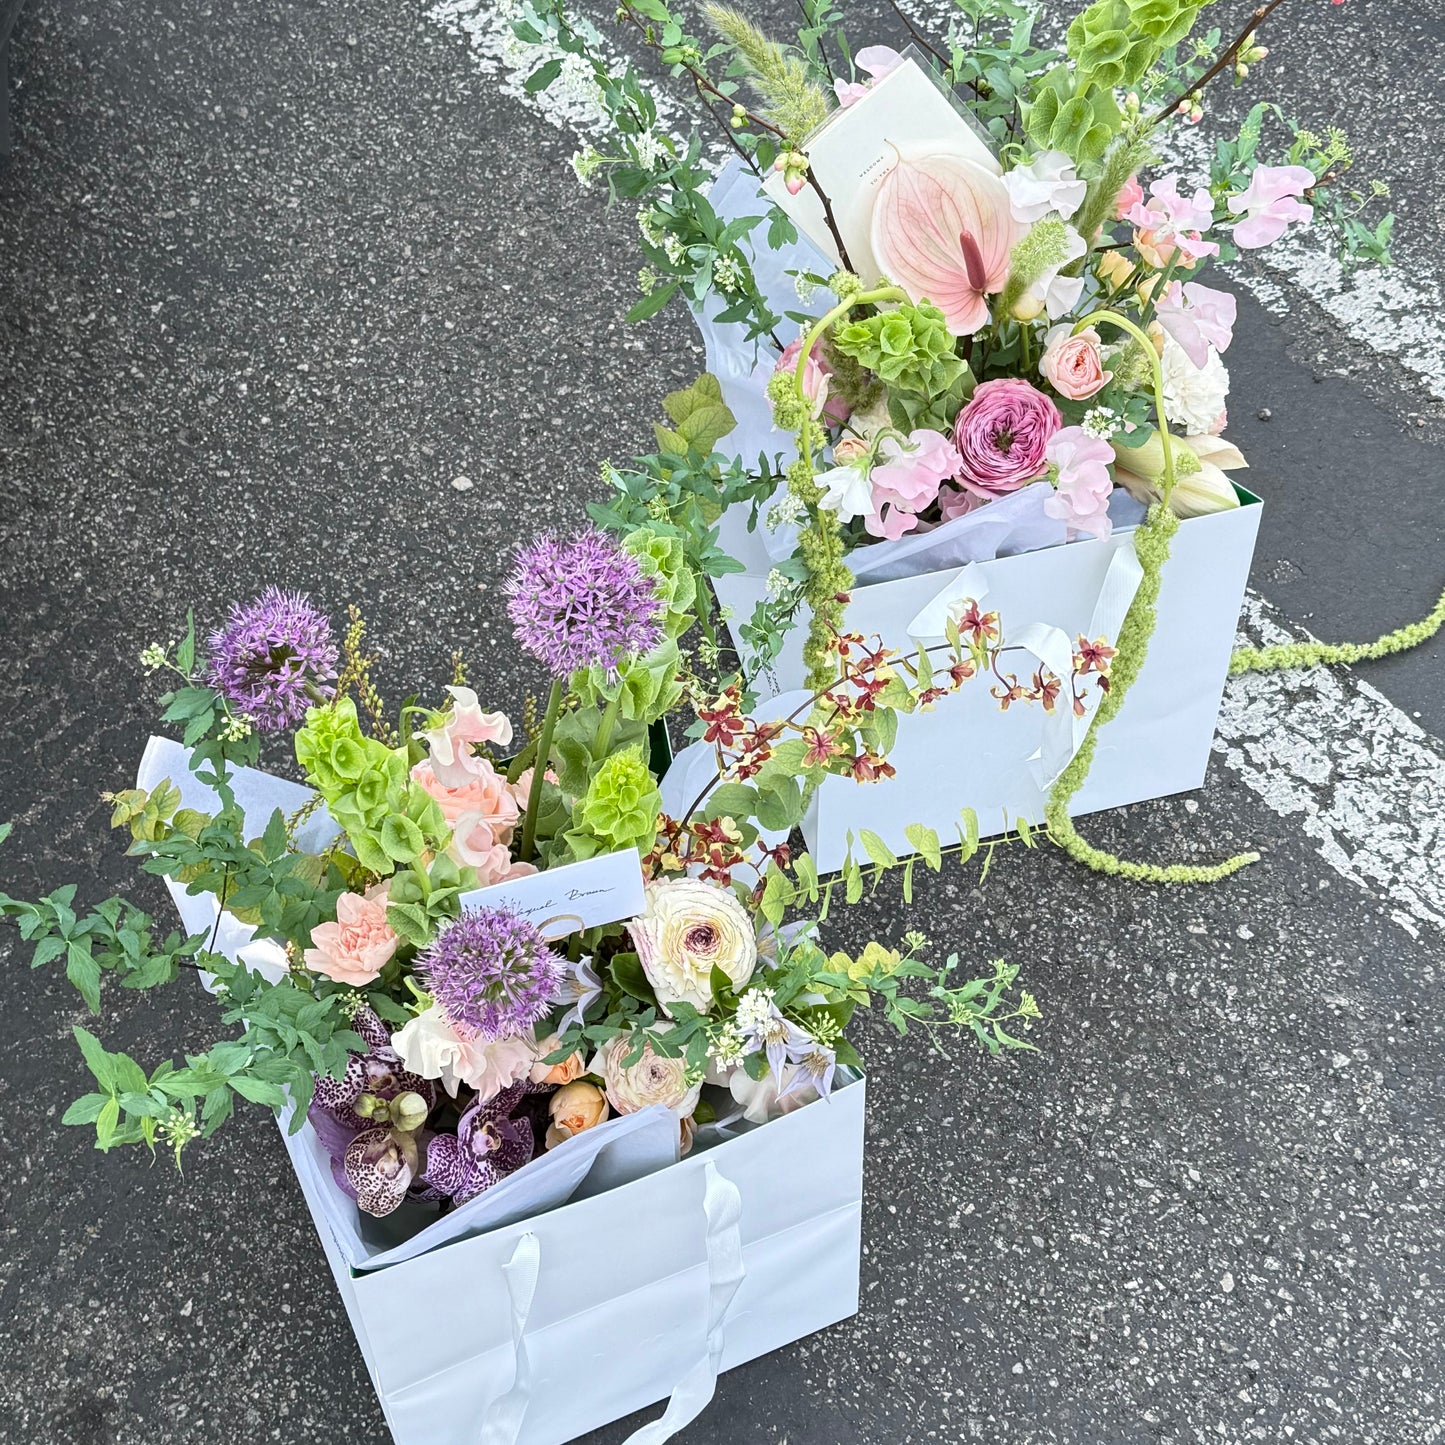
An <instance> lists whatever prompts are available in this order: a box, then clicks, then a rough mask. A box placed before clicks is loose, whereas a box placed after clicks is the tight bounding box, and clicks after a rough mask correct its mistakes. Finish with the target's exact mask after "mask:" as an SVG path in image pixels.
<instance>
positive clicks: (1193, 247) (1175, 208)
mask: <svg viewBox="0 0 1445 1445" xmlns="http://www.w3.org/2000/svg"><path fill="white" fill-rule="evenodd" d="M1149 194H1150V195H1151V196H1152V197H1153V198H1154V199H1153V200H1152V201H1147V202H1146V201H1143V200H1140V201H1136V202H1135V203H1134V204H1133V205H1132V206H1130V207H1129V209H1128V210H1127V211H1126V212H1125V213H1124V215H1123V217H1122V219H1123V220H1126V221H1132V222H1133V224H1134V226H1135V227H1136V228H1137V229H1136V230H1135V232H1134V244H1135V246H1136V247H1137V248H1138V250H1139V254H1140V255H1141V256H1143V258H1144V259H1145V260H1146V261H1147V262H1148V263H1149V264H1150V265H1151V266H1156V267H1159V268H1161V269H1162V268H1163V267H1165V266H1167V265H1168V264H1169V262H1170V261H1171V260H1172V259H1173V258H1174V254H1175V252H1176V251H1178V252H1181V253H1182V254H1183V255H1185V256H1186V257H1188V259H1189V260H1190V261H1198V260H1199V259H1200V258H1201V257H1204V256H1217V255H1218V254H1219V247H1218V246H1217V245H1216V244H1215V243H1214V242H1213V241H1206V240H1204V239H1203V237H1202V236H1201V234H1200V233H1201V232H1202V231H1207V230H1208V229H1209V227H1210V226H1212V225H1213V224H1214V202H1213V201H1212V200H1211V199H1210V197H1209V192H1208V191H1206V190H1205V189H1203V187H1200V189H1198V190H1196V191H1195V192H1194V194H1193V196H1182V195H1180V193H1179V177H1178V176H1177V175H1176V176H1165V177H1164V179H1163V180H1159V181H1153V182H1151V183H1150V186H1149Z"/></svg>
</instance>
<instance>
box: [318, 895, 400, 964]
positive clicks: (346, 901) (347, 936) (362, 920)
mask: <svg viewBox="0 0 1445 1445" xmlns="http://www.w3.org/2000/svg"><path fill="white" fill-rule="evenodd" d="M387 888H388V885H387V884H385V883H383V884H380V885H379V886H378V887H376V888H368V889H367V891H366V892H365V893H343V894H342V895H341V897H340V898H338V899H337V900H336V922H335V923H320V924H317V926H316V927H315V928H313V929H312V930H311V947H310V948H308V949H307V950H306V952H305V953H304V954H303V955H302V957H303V958H304V960H305V963H306V967H307V968H309V969H311V970H312V972H313V973H321V974H325V975H326V977H327V978H329V979H334V980H335V981H336V982H337V983H345V984H349V985H350V986H351V987H352V988H360V987H361V986H362V984H367V983H371V982H372V981H373V980H374V979H376V978H377V977H378V976H379V975H380V973H381V970H382V969H383V968H385V967H386V965H387V964H388V963H390V962H391V956H392V954H394V953H395V952H396V946H397V944H398V943H399V942H400V941H401V940H400V939H399V938H398V937H397V936H396V933H395V931H394V930H393V929H392V927H391V925H390V924H389V923H387V921H386V895H387Z"/></svg>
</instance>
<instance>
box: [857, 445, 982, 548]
mask: <svg viewBox="0 0 1445 1445" xmlns="http://www.w3.org/2000/svg"><path fill="white" fill-rule="evenodd" d="M876 455H877V460H876V461H875V462H874V464H873V470H872V471H871V472H870V473H869V478H868V480H869V482H870V484H871V485H872V489H873V510H872V511H871V512H870V513H869V514H868V516H867V518H866V519H865V520H864V523H863V526H864V528H865V529H866V530H867V531H868V532H870V533H871V534H872V535H873V536H875V537H886V538H887V539H888V540H889V541H890V542H896V541H897V540H898V539H899V538H900V537H901V536H902V535H903V534H904V533H905V532H911V531H912V530H913V529H914V528H915V527H916V526H917V525H918V514H919V513H920V512H922V511H925V510H926V509H927V508H928V507H929V506H931V505H932V504H933V502H934V501H935V500H936V499H937V497H938V487H939V483H941V482H943V481H946V480H947V479H948V478H949V477H952V476H956V475H957V473H958V468H959V465H960V462H961V458H960V457H959V455H958V449H957V448H956V447H955V446H954V445H953V443H952V442H950V441H949V439H948V438H947V437H946V436H944V435H943V434H942V432H936V431H930V430H929V429H928V428H927V427H920V428H919V429H918V430H917V431H912V432H909V434H908V435H907V437H902V436H898V435H897V434H894V433H890V434H889V435H887V436H885V437H884V438H883V440H882V441H880V442H879V443H878V451H877V454H876Z"/></svg>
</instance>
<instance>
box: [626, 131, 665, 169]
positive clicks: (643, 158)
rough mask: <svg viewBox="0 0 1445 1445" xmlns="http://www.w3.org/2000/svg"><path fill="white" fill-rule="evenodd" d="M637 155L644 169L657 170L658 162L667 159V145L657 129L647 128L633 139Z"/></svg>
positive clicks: (639, 163)
mask: <svg viewBox="0 0 1445 1445" xmlns="http://www.w3.org/2000/svg"><path fill="white" fill-rule="evenodd" d="M632 146H633V150H634V151H635V152H636V155H637V164H638V165H640V166H641V167H642V168H643V169H644V170H649V171H655V170H656V169H657V163H658V162H659V161H662V160H666V159H667V146H666V145H664V144H663V140H662V137H661V136H659V135H658V134H657V133H656V132H655V131H650V130H645V131H643V132H642V134H641V135H639V136H634V137H633V140H632Z"/></svg>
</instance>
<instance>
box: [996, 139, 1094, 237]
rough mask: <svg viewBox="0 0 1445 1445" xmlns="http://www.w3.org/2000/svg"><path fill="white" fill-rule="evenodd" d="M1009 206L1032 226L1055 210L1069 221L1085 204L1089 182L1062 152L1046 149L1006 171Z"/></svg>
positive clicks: (1017, 217)
mask: <svg viewBox="0 0 1445 1445" xmlns="http://www.w3.org/2000/svg"><path fill="white" fill-rule="evenodd" d="M1003 183H1004V185H1005V186H1007V187H1008V196H1009V209H1010V210H1012V212H1013V217H1014V220H1016V221H1022V222H1024V223H1025V224H1026V225H1032V224H1033V223H1034V222H1035V221H1041V220H1043V218H1044V217H1045V216H1047V215H1050V214H1051V213H1056V214H1058V215H1060V216H1062V217H1063V218H1064V220H1066V221H1067V220H1068V219H1069V217H1070V216H1072V215H1073V214H1074V213H1075V212H1076V211H1077V210H1078V209H1079V207H1080V206H1082V205H1083V204H1084V196H1085V194H1086V192H1087V191H1088V189H1089V187H1088V183H1087V182H1086V181H1081V180H1080V179H1079V178H1078V175H1077V174H1076V173H1075V171H1074V163H1073V161H1071V160H1070V159H1069V157H1068V156H1066V155H1065V154H1064V153H1063V152H1062V151H1045V152H1044V153H1043V154H1042V155H1037V156H1035V157H1034V158H1033V160H1031V161H1030V162H1029V163H1028V165H1026V166H1015V167H1014V169H1013V170H1011V171H1008V172H1006V173H1005V175H1004V178H1003Z"/></svg>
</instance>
